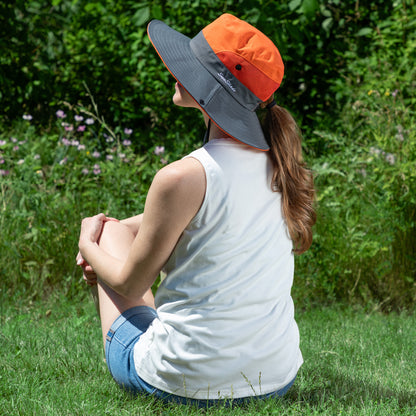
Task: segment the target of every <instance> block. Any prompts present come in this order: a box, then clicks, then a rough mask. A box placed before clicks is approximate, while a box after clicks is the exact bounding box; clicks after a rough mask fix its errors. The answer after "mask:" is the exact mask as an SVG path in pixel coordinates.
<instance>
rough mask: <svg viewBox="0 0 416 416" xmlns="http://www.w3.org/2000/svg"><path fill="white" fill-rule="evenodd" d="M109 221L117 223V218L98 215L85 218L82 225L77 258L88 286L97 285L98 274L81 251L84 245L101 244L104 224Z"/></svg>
mask: <svg viewBox="0 0 416 416" xmlns="http://www.w3.org/2000/svg"><path fill="white" fill-rule="evenodd" d="M108 221H117V222H118V220H117V219H116V218H112V217H106V216H105V215H104V214H98V215H95V216H94V217H88V218H84V219H83V220H82V223H81V233H80V237H79V243H78V245H79V248H80V251H79V252H78V255H77V257H76V260H77V265H78V266H81V268H82V271H83V276H84V280H85V282H86V283H87V285H88V286H94V285H96V284H97V274H96V273H95V272H94V269H93V268H92V267H91V266H90V265H89V264H88V262H87V261H86V260H85V259H84V258H83V256H82V254H81V251H82V247H83V245H84V244H88V243H93V244H95V243H99V241H100V236H101V232H102V230H103V225H104V223H106V222H108Z"/></svg>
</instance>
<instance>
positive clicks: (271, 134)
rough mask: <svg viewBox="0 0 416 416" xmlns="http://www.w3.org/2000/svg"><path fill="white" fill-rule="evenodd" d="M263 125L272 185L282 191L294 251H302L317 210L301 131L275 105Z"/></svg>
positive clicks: (310, 233)
mask: <svg viewBox="0 0 416 416" xmlns="http://www.w3.org/2000/svg"><path fill="white" fill-rule="evenodd" d="M272 100H273V98H270V99H269V100H268V101H266V102H264V103H262V104H261V108H266V105H267V104H268V103H271V102H272ZM262 127H263V131H264V135H265V137H266V140H267V141H268V143H269V145H270V150H269V152H268V154H269V156H270V159H271V161H272V163H273V177H272V183H271V187H272V190H273V191H275V192H280V193H281V195H282V211H283V216H284V218H285V220H286V223H287V226H288V230H289V234H290V237H291V239H292V241H293V245H294V249H293V251H294V253H296V254H302V253H304V252H305V251H306V250H308V248H309V247H310V245H311V244H312V227H313V225H314V224H315V222H316V213H315V210H314V207H313V205H314V199H315V190H314V185H313V175H312V172H311V171H310V170H309V169H308V168H307V167H306V164H305V162H304V161H303V157H302V137H301V133H300V130H299V127H298V125H297V124H296V121H295V120H294V119H293V117H292V116H291V114H290V113H289V112H288V111H287V110H285V109H284V108H282V107H279V106H278V105H273V106H272V107H270V108H268V109H267V110H266V114H265V117H264V119H263V123H262Z"/></svg>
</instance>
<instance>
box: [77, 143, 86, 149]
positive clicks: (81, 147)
mask: <svg viewBox="0 0 416 416" xmlns="http://www.w3.org/2000/svg"><path fill="white" fill-rule="evenodd" d="M77 149H78V150H85V144H80V145H79V146H78V147H77Z"/></svg>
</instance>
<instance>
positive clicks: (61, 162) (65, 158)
mask: <svg viewBox="0 0 416 416" xmlns="http://www.w3.org/2000/svg"><path fill="white" fill-rule="evenodd" d="M67 161H68V158H67V157H64V158H63V159H62V160H61V161H60V162H59V164H60V165H65V163H66V162H67Z"/></svg>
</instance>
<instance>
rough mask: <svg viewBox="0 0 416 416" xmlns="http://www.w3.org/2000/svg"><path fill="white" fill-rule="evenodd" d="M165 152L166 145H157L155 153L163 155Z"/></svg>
mask: <svg viewBox="0 0 416 416" xmlns="http://www.w3.org/2000/svg"><path fill="white" fill-rule="evenodd" d="M163 153H165V146H156V147H155V155H156V156H161V155H163Z"/></svg>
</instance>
